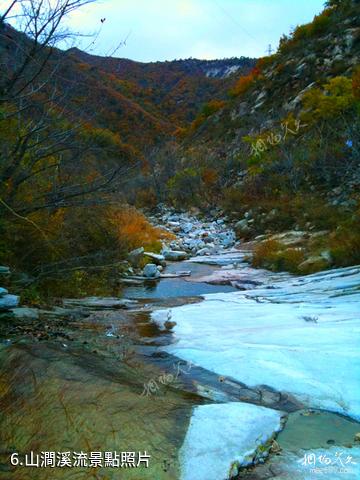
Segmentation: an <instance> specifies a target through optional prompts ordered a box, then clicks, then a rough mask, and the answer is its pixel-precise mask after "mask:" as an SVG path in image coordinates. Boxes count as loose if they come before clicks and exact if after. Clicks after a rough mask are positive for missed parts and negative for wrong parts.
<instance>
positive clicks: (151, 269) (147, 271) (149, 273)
mask: <svg viewBox="0 0 360 480" xmlns="http://www.w3.org/2000/svg"><path fill="white" fill-rule="evenodd" d="M143 275H144V277H146V278H158V277H159V276H160V272H159V270H158V268H157V265H155V263H148V264H147V265H145V267H144V270H143Z"/></svg>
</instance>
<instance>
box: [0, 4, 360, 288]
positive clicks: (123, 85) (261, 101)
mask: <svg viewBox="0 0 360 480" xmlns="http://www.w3.org/2000/svg"><path fill="white" fill-rule="evenodd" d="M15 3H16V2H15ZM84 3H85V4H86V3H88V2H86V1H81V0H77V1H75V2H68V1H65V0H64V1H63V3H62V2H60V3H59V4H57V5H55V6H47V7H46V10H44V11H41V12H40V10H36V9H34V10H32V11H31V10H27V11H24V13H23V14H24V15H25V17H26V16H27V17H26V18H27V22H25V23H24V25H25V27H24V28H23V31H21V32H20V31H18V30H15V29H14V28H13V27H12V26H10V25H9V23H8V21H7V16H9V15H10V13H9V12H1V15H2V17H0V40H1V41H0V57H1V65H2V71H3V74H2V77H1V79H0V113H1V118H0V141H1V147H0V178H1V185H0V202H1V219H0V228H1V245H0V263H4V264H6V265H10V266H11V267H12V268H13V269H14V270H15V271H18V272H19V274H20V273H21V272H26V274H27V275H30V280H29V282H28V283H29V285H31V287H29V288H30V290H31V289H32V288H33V289H34V291H35V292H37V291H38V290H37V289H38V288H39V283H43V284H44V285H46V288H49V291H50V290H51V288H52V286H51V285H52V282H55V284H56V285H58V282H59V275H58V272H59V271H61V272H71V273H70V274H69V275H70V276H71V279H70V280H69V282H68V285H72V288H73V285H74V284H77V283H78V284H79V285H81V288H85V287H83V286H84V285H85V284H86V289H88V287H89V284H90V281H89V276H88V273H87V270H86V269H87V268H88V267H89V266H91V268H98V269H99V271H101V272H102V270H101V269H102V268H103V267H104V266H106V265H108V264H114V262H115V263H116V262H119V261H121V260H122V259H123V258H124V257H125V256H126V254H127V252H128V251H129V250H131V249H132V248H136V247H138V246H144V245H145V246H146V244H149V245H152V247H153V248H154V249H156V247H159V246H160V243H159V239H160V238H161V236H162V235H164V234H165V233H164V232H160V231H158V230H157V229H154V228H153V227H151V226H150V225H149V224H148V223H147V221H146V219H145V217H144V216H143V215H142V213H140V212H139V208H140V209H141V208H146V209H151V208H155V207H156V206H157V205H158V204H159V203H160V202H165V203H168V204H172V205H174V206H176V207H177V208H190V207H194V206H196V207H199V208H200V209H201V210H203V211H210V210H211V208H213V207H214V206H220V207H221V208H222V209H224V211H225V212H226V213H227V214H228V219H229V221H233V222H237V224H236V225H237V232H238V236H239V238H242V239H245V240H249V239H253V238H254V237H256V236H258V235H263V234H270V233H274V232H282V231H284V230H289V229H295V230H301V231H309V232H311V231H318V230H321V231H323V232H325V233H324V234H323V236H321V235H320V236H319V238H318V240H317V241H316V242H312V243H311V245H310V244H309V245H306V246H305V247H304V248H303V249H302V250H299V249H290V250H291V251H287V250H286V251H283V247H282V246H281V245H279V244H278V243H276V242H274V241H272V242H271V241H270V242H269V243H267V244H265V246H264V245H262V250H261V251H259V252H258V254H257V256H255V259H256V262H257V263H258V265H265V266H269V267H270V268H275V269H282V268H286V269H288V270H289V269H290V270H293V271H297V270H298V265H299V264H300V263H302V262H303V261H304V258H306V256H309V255H312V254H314V255H315V257H316V255H317V258H318V259H319V255H320V253H321V255H323V256H322V257H321V258H320V260H319V261H318V262H317V263H316V262H313V266H312V267H311V269H310V270H311V271H312V270H317V269H321V268H324V267H326V266H328V265H329V260H328V259H329V258H330V257H331V259H332V260H331V262H332V264H335V265H349V264H353V263H356V262H358V261H359V259H360V256H359V245H360V230H359V225H360V222H359V186H360V170H359V168H360V167H359V165H360V154H359V136H360V119H359V108H360V107H359V101H360V94H359V85H360V70H359V58H360V20H359V19H360V4H359V2H358V1H356V0H352V1H351V0H331V1H329V2H328V3H327V6H326V8H325V10H324V11H323V12H322V13H321V14H319V15H318V16H316V17H315V18H314V20H313V22H311V23H309V24H307V25H302V26H298V27H297V28H295V29H294V31H293V32H292V33H291V34H290V35H289V36H286V35H284V36H283V37H282V38H281V40H280V46H279V49H278V51H277V52H276V53H275V54H273V55H271V56H268V57H264V58H260V59H258V60H257V61H255V60H254V59H250V58H245V57H241V56H240V57H239V58H231V59H223V60H211V61H208V60H196V59H187V60H174V61H171V62H154V63H139V62H134V61H131V60H127V59H118V58H110V57H107V58H103V57H98V56H93V55H89V54H88V53H86V52H82V51H80V50H78V49H76V48H72V49H70V50H67V51H62V50H60V49H58V48H57V47H58V42H59V41H62V40H63V39H64V37H66V36H67V35H68V33H67V32H66V31H65V30H61V29H59V26H60V25H61V24H62V22H63V19H64V18H65V17H66V15H67V14H68V13H69V12H71V11H72V10H73V9H74V8H78V7H81V6H82V4H84ZM41 5H43V4H41ZM60 7H62V8H60ZM41 8H43V6H42V7H41ZM239 55H241V52H239ZM324 252H325V253H326V254H325V253H324ZM325 257H326V258H327V260H326V258H325ZM79 268H80V269H81V271H80V270H79ZM310 270H309V271H310ZM102 274H103V273H101V275H102ZM66 275H67V273H66ZM91 278H93V277H91ZM44 279H46V280H44ZM84 279H85V280H84ZM100 283H101V282H100ZM95 284H96V285H97V284H98V283H97V282H95ZM44 285H42V287H41V288H44ZM34 295H36V293H35V294H34ZM30 296H31V295H30Z"/></svg>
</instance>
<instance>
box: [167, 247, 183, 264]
mask: <svg viewBox="0 0 360 480" xmlns="http://www.w3.org/2000/svg"><path fill="white" fill-rule="evenodd" d="M163 255H164V257H165V260H168V261H170V262H180V261H181V260H186V259H187V258H188V254H187V253H186V252H183V251H182V250H164V251H163Z"/></svg>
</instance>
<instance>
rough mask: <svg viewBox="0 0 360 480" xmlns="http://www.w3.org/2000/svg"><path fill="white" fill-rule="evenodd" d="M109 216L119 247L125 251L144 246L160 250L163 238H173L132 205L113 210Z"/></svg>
mask: <svg viewBox="0 0 360 480" xmlns="http://www.w3.org/2000/svg"><path fill="white" fill-rule="evenodd" d="M108 218H109V222H110V225H111V227H112V228H113V229H114V231H115V235H116V238H117V241H118V244H119V247H120V248H121V247H122V248H123V249H124V250H125V251H130V250H133V249H134V248H138V247H144V248H145V249H148V250H151V251H154V252H158V251H160V249H161V239H165V238H173V237H172V235H171V234H169V233H168V232H166V231H165V230H162V229H160V228H157V227H154V226H153V225H151V224H150V223H149V222H148V220H147V219H146V217H145V216H144V215H143V214H142V213H141V212H139V211H138V210H136V209H135V208H133V207H130V206H128V207H125V208H122V209H113V210H111V211H110V212H109V213H108Z"/></svg>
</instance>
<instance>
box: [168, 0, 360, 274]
mask: <svg viewBox="0 0 360 480" xmlns="http://www.w3.org/2000/svg"><path fill="white" fill-rule="evenodd" d="M359 62H360V4H359V2H358V1H346V0H344V1H330V2H328V6H327V7H326V8H325V10H324V11H323V12H322V13H321V14H319V15H317V16H316V17H315V18H314V20H313V22H311V23H309V24H307V25H301V26H298V27H297V28H295V30H294V31H293V32H292V33H291V34H290V35H289V36H286V35H284V36H283V37H282V38H281V40H280V46H279V49H278V51H277V52H276V53H275V54H274V55H271V56H269V57H265V58H261V59H259V60H258V62H257V64H256V67H255V68H254V69H253V70H252V71H251V73H250V74H248V75H245V76H241V77H240V78H239V79H238V81H237V83H236V84H235V86H234V87H233V88H231V89H230V91H229V98H228V99H227V101H226V102H225V103H224V104H223V105H220V106H219V107H220V108H218V109H217V111H215V112H210V113H211V114H210V115H205V114H204V113H202V114H200V115H199V116H198V117H197V119H196V120H195V121H194V122H193V123H192V124H191V125H190V126H189V127H188V128H187V129H186V131H185V132H184V133H183V137H182V141H181V146H180V147H179V148H178V150H177V158H178V160H177V161H178V166H179V168H178V173H176V174H175V175H173V176H172V177H171V178H170V179H169V180H168V181H167V187H168V189H167V194H168V195H169V197H170V199H171V200H172V201H173V202H174V203H175V204H176V203H177V204H178V205H184V204H194V202H195V203H197V204H199V205H200V204H202V203H204V199H205V200H206V201H208V202H210V203H211V202H214V201H217V202H219V203H220V204H221V205H222V206H223V208H225V209H226V211H227V212H228V214H229V215H230V217H231V218H232V219H234V220H238V224H237V229H238V234H239V236H240V237H241V238H245V239H252V238H254V237H256V236H257V235H260V234H264V233H271V232H281V231H285V230H289V229H297V230H299V231H309V232H311V231H316V230H322V231H324V236H323V237H321V236H319V238H318V240H317V241H316V242H314V245H311V246H309V249H310V252H309V251H306V250H305V253H304V251H302V250H301V249H290V251H286V252H283V251H279V250H280V249H281V246H280V245H278V244H277V243H276V242H272V243H271V242H269V243H268V244H267V245H265V246H263V247H262V251H261V252H259V256H258V264H259V265H261V264H264V265H266V266H272V267H273V268H279V269H282V268H287V269H292V270H294V271H297V268H298V265H299V264H300V263H302V262H303V260H304V255H305V258H306V256H308V255H310V253H311V252H312V253H313V254H316V255H315V257H316V258H318V262H313V263H314V264H313V265H312V269H314V270H316V269H319V268H320V269H321V268H324V267H326V266H329V261H328V260H327V259H328V258H330V252H331V258H332V261H333V262H335V263H336V264H339V265H348V264H354V263H357V262H359V260H360V230H359V226H360V218H359V191H360V188H359V187H360V152H359V138H360V117H359V114H360V103H359V100H360V94H359V85H360V69H359ZM175 157H176V156H175ZM166 169H167V167H165V169H164V170H165V171H166ZM215 199H216V200H215ZM205 203H206V202H205ZM318 252H322V254H323V257H324V258H319V257H318V255H317V254H318ZM262 257H264V258H262ZM325 257H326V258H325Z"/></svg>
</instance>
